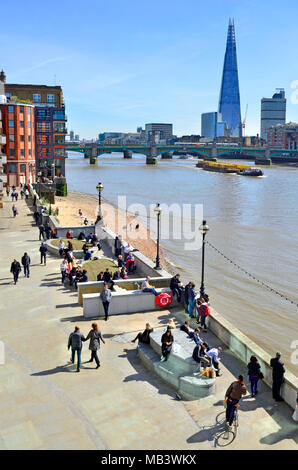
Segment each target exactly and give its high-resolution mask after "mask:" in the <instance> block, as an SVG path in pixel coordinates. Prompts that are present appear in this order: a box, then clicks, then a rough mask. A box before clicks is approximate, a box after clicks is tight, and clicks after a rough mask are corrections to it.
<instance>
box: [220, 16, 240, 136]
mask: <svg viewBox="0 0 298 470" xmlns="http://www.w3.org/2000/svg"><path fill="white" fill-rule="evenodd" d="M218 112H219V113H221V115H222V120H223V121H224V122H226V125H227V128H228V129H227V130H228V132H229V134H230V135H232V136H235V137H240V136H241V135H242V124H241V110H240V93H239V80H238V66H237V52H236V37H235V27H234V20H233V21H232V20H231V19H230V20H229V29H228V37H227V46H226V53H225V61H224V68H223V73H222V81H221V89H220V97H219V106H218Z"/></svg>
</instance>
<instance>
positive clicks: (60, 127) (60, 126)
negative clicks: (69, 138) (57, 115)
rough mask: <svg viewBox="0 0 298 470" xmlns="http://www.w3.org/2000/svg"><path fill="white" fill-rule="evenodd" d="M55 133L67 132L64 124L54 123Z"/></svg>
mask: <svg viewBox="0 0 298 470" xmlns="http://www.w3.org/2000/svg"><path fill="white" fill-rule="evenodd" d="M54 132H63V133H64V132H66V128H65V125H64V122H54Z"/></svg>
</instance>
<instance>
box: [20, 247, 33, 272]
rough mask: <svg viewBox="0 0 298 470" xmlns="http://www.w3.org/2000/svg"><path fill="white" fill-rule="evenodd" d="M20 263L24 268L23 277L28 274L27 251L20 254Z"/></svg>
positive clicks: (29, 260)
mask: <svg viewBox="0 0 298 470" xmlns="http://www.w3.org/2000/svg"><path fill="white" fill-rule="evenodd" d="M21 263H22V265H23V268H24V275H25V277H29V276H30V264H31V259H30V256H28V253H24V255H23V256H22V259H21Z"/></svg>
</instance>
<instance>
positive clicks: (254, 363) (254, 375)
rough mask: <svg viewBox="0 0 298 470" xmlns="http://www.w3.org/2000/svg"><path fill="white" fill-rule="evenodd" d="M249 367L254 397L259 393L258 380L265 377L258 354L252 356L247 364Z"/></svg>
mask: <svg viewBox="0 0 298 470" xmlns="http://www.w3.org/2000/svg"><path fill="white" fill-rule="evenodd" d="M247 368H248V376H249V381H250V386H251V396H252V397H254V396H255V395H257V393H258V381H259V379H260V378H262V377H263V374H262V372H261V366H260V364H259V362H258V359H257V358H256V356H251V358H250V361H249V363H248V364H247Z"/></svg>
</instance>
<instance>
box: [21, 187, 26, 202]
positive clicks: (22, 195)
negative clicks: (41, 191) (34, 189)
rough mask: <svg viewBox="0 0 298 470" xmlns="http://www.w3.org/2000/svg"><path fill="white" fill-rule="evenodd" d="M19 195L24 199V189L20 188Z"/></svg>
mask: <svg viewBox="0 0 298 470" xmlns="http://www.w3.org/2000/svg"><path fill="white" fill-rule="evenodd" d="M20 195H21V199H22V200H23V199H24V195H25V193H24V190H23V189H21V191H20Z"/></svg>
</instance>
